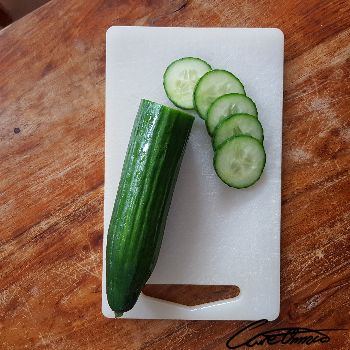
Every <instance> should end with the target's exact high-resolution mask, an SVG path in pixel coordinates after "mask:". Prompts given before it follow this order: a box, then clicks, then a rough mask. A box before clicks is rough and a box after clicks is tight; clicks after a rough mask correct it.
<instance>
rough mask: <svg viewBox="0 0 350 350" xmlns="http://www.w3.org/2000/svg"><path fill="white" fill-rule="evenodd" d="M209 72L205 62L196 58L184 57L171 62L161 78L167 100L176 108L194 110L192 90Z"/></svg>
mask: <svg viewBox="0 0 350 350" xmlns="http://www.w3.org/2000/svg"><path fill="white" fill-rule="evenodd" d="M210 70H211V67H210V65H209V64H208V63H207V62H205V61H203V60H202V59H200V58H196V57H184V58H180V59H178V60H176V61H174V62H172V63H171V64H170V65H169V66H168V68H167V69H166V71H165V73H164V76H163V85H164V90H165V93H166V94H167V96H168V98H169V100H170V101H171V102H172V103H173V104H174V105H175V106H177V107H180V108H183V109H194V105H193V92H194V88H195V86H196V84H197V82H198V80H199V79H200V78H201V77H202V76H203V75H204V74H205V73H207V72H208V71H210Z"/></svg>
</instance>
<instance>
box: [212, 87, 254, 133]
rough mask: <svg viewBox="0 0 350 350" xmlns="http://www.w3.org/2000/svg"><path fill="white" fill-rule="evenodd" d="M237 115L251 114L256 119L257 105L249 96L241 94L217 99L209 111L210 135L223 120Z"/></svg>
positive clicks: (227, 95)
mask: <svg viewBox="0 0 350 350" xmlns="http://www.w3.org/2000/svg"><path fill="white" fill-rule="evenodd" d="M237 113H245V114H250V115H253V116H255V117H257V116H258V111H257V109H256V106H255V103H254V102H253V101H252V100H251V99H250V98H249V97H248V96H245V95H241V94H226V95H224V96H221V97H219V98H217V99H216V100H215V101H214V102H213V103H212V105H211V106H210V108H209V111H208V117H207V120H206V124H207V129H208V132H209V134H210V135H212V134H213V132H214V129H215V127H216V126H217V125H218V124H219V123H220V122H221V121H222V120H223V119H225V118H226V117H228V116H230V115H232V114H237Z"/></svg>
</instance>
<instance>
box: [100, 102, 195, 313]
mask: <svg viewBox="0 0 350 350" xmlns="http://www.w3.org/2000/svg"><path fill="white" fill-rule="evenodd" d="M193 120H194V118H193V116H191V115H189V114H187V113H184V112H182V111H178V110H175V109H171V108H169V107H166V106H162V105H160V104H157V103H154V102H151V101H147V100H142V101H141V104H140V106H139V110H138V113H137V116H136V119H135V122H134V126H133V130H132V134H131V137H130V141H129V145H128V149H127V153H126V156H125V159H124V165H123V170H122V174H121V178H120V182H119V187H118V192H117V196H116V199H115V203H114V208H113V213H112V217H111V221H110V225H109V229H108V236H107V250H106V280H107V300H108V303H109V306H110V307H111V309H112V310H113V311H114V312H115V314H116V316H121V315H122V314H123V313H124V312H126V311H129V310H130V309H131V308H132V307H133V306H134V305H135V303H136V301H137V299H138V297H139V295H140V292H141V290H142V288H143V287H144V285H145V284H146V282H147V280H148V279H149V277H150V275H151V273H152V271H153V269H154V267H155V264H156V262H157V258H158V254H159V250H160V246H161V242H162V238H163V232H164V227H165V221H166V217H167V214H168V210H169V206H170V201H171V198H172V194H173V190H174V186H175V183H176V179H177V176H178V173H179V169H180V164H181V160H182V156H183V154H184V150H185V147H186V143H187V140H188V137H189V134H190V131H191V128H192V124H193Z"/></svg>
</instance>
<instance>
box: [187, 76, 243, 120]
mask: <svg viewBox="0 0 350 350" xmlns="http://www.w3.org/2000/svg"><path fill="white" fill-rule="evenodd" d="M232 92H236V93H239V94H245V91H244V86H243V84H242V83H241V82H240V80H239V79H238V78H237V77H235V76H234V75H233V74H232V73H230V72H228V71H226V70H220V69H214V70H212V71H210V72H208V73H206V74H204V75H203V76H202V77H201V78H200V79H199V81H198V83H197V85H196V87H195V90H194V96H193V98H194V107H195V109H196V110H197V112H198V114H199V115H200V117H201V118H202V119H204V120H205V119H207V112H208V109H209V107H210V105H211V104H212V102H213V101H214V100H215V99H217V98H218V97H219V96H222V95H225V94H228V93H232ZM231 114H232V113H231Z"/></svg>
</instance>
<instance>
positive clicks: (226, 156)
mask: <svg viewBox="0 0 350 350" xmlns="http://www.w3.org/2000/svg"><path fill="white" fill-rule="evenodd" d="M265 161H266V155H265V150H264V146H263V145H262V144H261V143H260V142H259V141H258V140H257V139H255V138H253V137H251V136H246V135H241V136H234V137H231V138H230V139H228V140H226V141H225V142H224V143H223V144H221V146H219V147H218V149H217V150H216V152H215V156H214V168H215V171H216V173H217V174H218V176H219V178H220V179H221V180H222V181H223V182H224V183H225V184H227V185H228V186H230V187H235V188H245V187H249V186H252V185H253V184H254V183H255V182H256V181H258V180H259V178H260V176H261V174H262V172H263V170H264V166H265Z"/></svg>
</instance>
